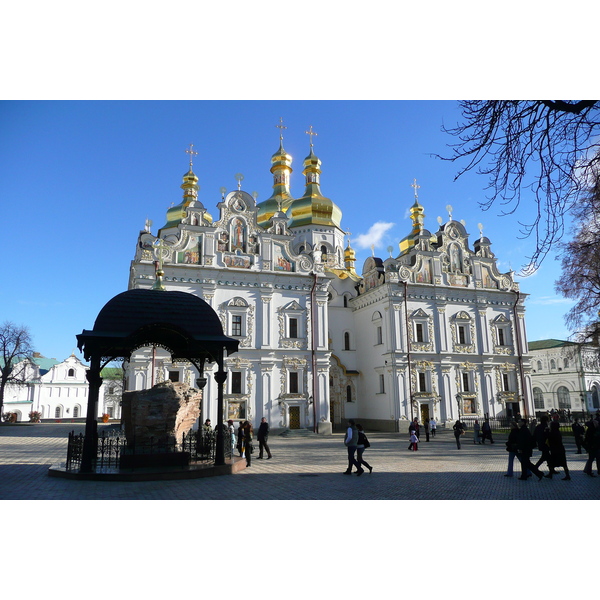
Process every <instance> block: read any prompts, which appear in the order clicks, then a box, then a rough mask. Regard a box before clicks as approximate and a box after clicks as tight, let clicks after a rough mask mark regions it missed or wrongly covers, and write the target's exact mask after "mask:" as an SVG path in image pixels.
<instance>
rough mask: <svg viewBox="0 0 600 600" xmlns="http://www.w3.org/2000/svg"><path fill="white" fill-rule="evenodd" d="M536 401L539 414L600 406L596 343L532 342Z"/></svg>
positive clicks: (587, 409)
mask: <svg viewBox="0 0 600 600" xmlns="http://www.w3.org/2000/svg"><path fill="white" fill-rule="evenodd" d="M529 354H530V355H531V369H532V370H531V373H532V375H531V379H532V385H533V402H534V408H535V411H536V412H537V413H545V412H547V411H549V410H552V409H554V410H564V411H570V412H572V413H578V412H596V411H597V410H599V409H600V362H599V352H598V347H597V346H592V345H590V344H577V343H575V342H568V341H564V340H554V339H550V340H539V341H535V342H530V343H529Z"/></svg>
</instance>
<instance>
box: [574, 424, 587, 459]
mask: <svg viewBox="0 0 600 600" xmlns="http://www.w3.org/2000/svg"><path fill="white" fill-rule="evenodd" d="M571 429H572V430H573V437H574V438H575V444H576V446H577V452H576V454H581V442H583V436H584V434H585V428H584V426H583V425H582V424H581V423H580V422H579V419H575V420H574V421H573V425H571Z"/></svg>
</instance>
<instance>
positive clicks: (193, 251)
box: [177, 236, 202, 265]
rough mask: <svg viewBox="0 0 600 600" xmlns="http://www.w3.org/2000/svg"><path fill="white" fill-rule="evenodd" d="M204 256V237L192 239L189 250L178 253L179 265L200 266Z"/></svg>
mask: <svg viewBox="0 0 600 600" xmlns="http://www.w3.org/2000/svg"><path fill="white" fill-rule="evenodd" d="M201 256H202V236H198V238H197V239H196V240H194V239H192V243H191V244H189V246H188V249H187V250H183V251H180V252H177V263H178V264H183V265H199V264H200V257H201Z"/></svg>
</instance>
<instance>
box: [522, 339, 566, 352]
mask: <svg viewBox="0 0 600 600" xmlns="http://www.w3.org/2000/svg"><path fill="white" fill-rule="evenodd" d="M527 345H528V346H529V349H530V350H547V349H549V348H562V347H563V346H576V345H577V344H575V342H568V341H566V340H539V341H537V342H529V343H528V344H527Z"/></svg>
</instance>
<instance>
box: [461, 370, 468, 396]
mask: <svg viewBox="0 0 600 600" xmlns="http://www.w3.org/2000/svg"><path fill="white" fill-rule="evenodd" d="M462 383H463V392H468V391H470V390H469V374H468V373H463V374H462Z"/></svg>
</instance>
